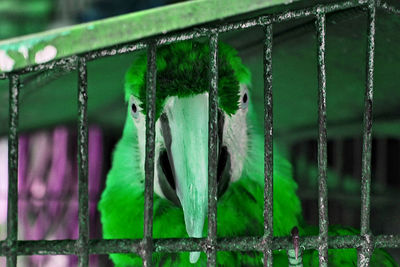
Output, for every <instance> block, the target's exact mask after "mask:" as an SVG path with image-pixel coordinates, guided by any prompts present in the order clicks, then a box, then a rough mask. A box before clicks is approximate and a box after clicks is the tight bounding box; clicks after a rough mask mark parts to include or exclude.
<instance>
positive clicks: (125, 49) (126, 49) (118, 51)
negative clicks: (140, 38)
mask: <svg viewBox="0 0 400 267" xmlns="http://www.w3.org/2000/svg"><path fill="white" fill-rule="evenodd" d="M146 47H147V44H146V43H145V42H138V43H134V44H122V45H116V46H113V47H110V48H106V49H99V50H94V51H91V52H88V53H86V56H85V57H86V59H87V60H93V59H97V58H102V57H109V56H115V55H122V54H126V53H131V52H135V51H137V50H141V49H145V48H146Z"/></svg>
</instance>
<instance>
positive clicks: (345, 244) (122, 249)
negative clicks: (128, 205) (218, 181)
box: [0, 235, 400, 256]
mask: <svg viewBox="0 0 400 267" xmlns="http://www.w3.org/2000/svg"><path fill="white" fill-rule="evenodd" d="M153 241H154V247H153V248H154V251H156V252H168V253H176V252H182V251H206V249H207V238H160V239H153ZM361 241H362V238H361V236H359V235H354V236H330V237H329V239H328V248H329V249H345V248H356V247H358V246H359V245H360V242H361ZM16 242H17V243H16V245H15V253H16V254H17V255H18V256H22V255H74V254H76V243H77V241H76V240H34V241H31V240H19V241H16ZM141 242H142V240H141V239H101V240H94V239H91V240H89V254H109V253H137V252H138V251H139V250H140V248H141ZM262 242H263V237H231V238H218V239H217V245H216V250H218V251H220V250H225V251H242V252H246V251H260V252H263V250H264V247H263V246H262V245H260V244H262ZM372 244H373V246H374V247H375V248H400V236H399V235H378V236H375V238H374V239H373V240H372ZM299 245H300V246H301V247H302V248H304V249H318V236H305V237H302V238H301V239H300V243H299ZM292 246H293V243H292V239H291V237H274V238H273V239H272V241H271V249H272V250H279V249H289V248H291V247H292ZM0 247H1V248H2V250H1V253H0V256H7V255H8V249H7V241H0Z"/></svg>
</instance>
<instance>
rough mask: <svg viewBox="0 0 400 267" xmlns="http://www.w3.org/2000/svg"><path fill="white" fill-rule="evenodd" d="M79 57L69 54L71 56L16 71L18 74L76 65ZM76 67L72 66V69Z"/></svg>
mask: <svg viewBox="0 0 400 267" xmlns="http://www.w3.org/2000/svg"><path fill="white" fill-rule="evenodd" d="M77 59H78V57H77V56H76V55H73V56H69V57H64V58H60V59H58V60H54V61H50V62H47V63H43V64H39V65H34V66H29V67H26V68H23V69H21V70H19V71H16V73H18V74H26V73H30V72H35V71H44V70H50V69H53V68H56V67H59V66H74V65H76V62H77ZM73 69H74V67H71V70H73Z"/></svg>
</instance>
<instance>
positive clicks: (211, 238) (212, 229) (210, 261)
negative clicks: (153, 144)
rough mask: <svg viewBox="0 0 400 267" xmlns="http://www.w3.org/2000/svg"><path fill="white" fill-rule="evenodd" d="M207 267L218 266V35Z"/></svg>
mask: <svg viewBox="0 0 400 267" xmlns="http://www.w3.org/2000/svg"><path fill="white" fill-rule="evenodd" d="M209 42H210V74H209V81H210V91H209V98H208V101H209V104H208V105H209V107H208V108H209V119H208V237H207V250H206V253H207V266H217V251H216V249H215V246H216V241H217V189H218V185H217V162H218V161H217V158H218V155H217V145H218V143H217V133H218V33H216V32H212V33H211V35H210V40H209Z"/></svg>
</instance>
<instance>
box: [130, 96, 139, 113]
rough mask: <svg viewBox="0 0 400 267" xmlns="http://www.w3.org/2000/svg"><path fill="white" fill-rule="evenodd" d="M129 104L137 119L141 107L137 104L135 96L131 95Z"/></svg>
mask: <svg viewBox="0 0 400 267" xmlns="http://www.w3.org/2000/svg"><path fill="white" fill-rule="evenodd" d="M129 106H130V109H131V115H132V117H133V118H135V119H136V118H137V117H138V116H139V109H138V106H137V104H136V103H135V99H134V97H133V96H131V98H130V99H129Z"/></svg>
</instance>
